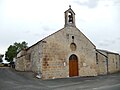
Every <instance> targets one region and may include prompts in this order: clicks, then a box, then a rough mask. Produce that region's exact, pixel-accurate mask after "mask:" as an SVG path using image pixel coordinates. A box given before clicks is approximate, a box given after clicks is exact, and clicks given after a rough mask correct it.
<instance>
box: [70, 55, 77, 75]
mask: <svg viewBox="0 0 120 90" xmlns="http://www.w3.org/2000/svg"><path fill="white" fill-rule="evenodd" d="M71 58H72V59H70V60H69V76H70V77H72V76H78V60H77V58H76V57H75V56H72V57H71Z"/></svg>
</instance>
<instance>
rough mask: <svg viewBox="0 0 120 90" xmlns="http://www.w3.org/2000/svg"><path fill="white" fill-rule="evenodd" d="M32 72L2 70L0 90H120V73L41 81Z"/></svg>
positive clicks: (0, 71)
mask: <svg viewBox="0 0 120 90" xmlns="http://www.w3.org/2000/svg"><path fill="white" fill-rule="evenodd" d="M33 76H34V75H33V73H31V72H17V71H15V70H14V69H10V68H0V90H120V73H116V74H111V75H106V76H97V77H84V78H83V77H82V78H81V77H74V78H63V79H54V80H41V79H36V78H34V77H33Z"/></svg>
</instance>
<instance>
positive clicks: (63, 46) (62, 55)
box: [15, 7, 119, 79]
mask: <svg viewBox="0 0 120 90" xmlns="http://www.w3.org/2000/svg"><path fill="white" fill-rule="evenodd" d="M64 15H65V25H64V28H62V29H60V30H58V31H57V32H55V33H53V34H51V35H49V36H48V37H45V38H44V39H42V40H40V41H38V42H37V43H35V44H34V45H32V46H31V47H29V48H27V49H25V50H22V51H21V52H19V53H18V55H17V60H16V67H15V69H16V70H18V71H32V72H34V73H37V74H39V75H40V76H41V78H42V79H54V78H66V77H82V76H97V75H98V74H99V73H98V72H100V74H107V70H108V69H106V68H107V67H106V64H104V63H102V64H101V63H100V65H105V68H103V69H101V68H102V67H103V66H102V67H100V65H98V64H99V63H98V62H101V60H105V62H107V61H106V60H107V59H108V58H106V57H107V55H106V56H105V55H104V53H102V52H101V51H100V50H97V49H96V46H95V45H94V44H93V43H92V42H91V41H90V40H89V39H88V38H87V37H86V36H85V35H84V34H83V33H82V32H81V31H80V30H79V29H78V28H77V27H76V24H75V13H74V11H73V10H72V9H71V7H69V9H68V10H66V11H65V12H64ZM96 55H98V56H99V57H98V59H100V60H98V59H97V61H96ZM118 57H119V54H118ZM118 60H119V58H118ZM96 63H97V64H96ZM118 63H119V62H118ZM102 72H104V73H102Z"/></svg>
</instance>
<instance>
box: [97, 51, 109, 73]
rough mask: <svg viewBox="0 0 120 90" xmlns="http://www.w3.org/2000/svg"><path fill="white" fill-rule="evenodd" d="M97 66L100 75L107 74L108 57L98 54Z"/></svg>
mask: <svg viewBox="0 0 120 90" xmlns="http://www.w3.org/2000/svg"><path fill="white" fill-rule="evenodd" d="M96 64H97V72H98V75H105V74H107V57H105V56H104V55H102V54H100V53H98V52H97V54H96Z"/></svg>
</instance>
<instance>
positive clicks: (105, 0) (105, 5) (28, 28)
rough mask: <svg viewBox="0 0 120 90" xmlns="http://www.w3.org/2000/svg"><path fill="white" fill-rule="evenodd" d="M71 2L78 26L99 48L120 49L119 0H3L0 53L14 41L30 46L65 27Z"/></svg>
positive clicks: (1, 0) (0, 6)
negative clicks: (65, 13) (65, 14)
mask: <svg viewBox="0 0 120 90" xmlns="http://www.w3.org/2000/svg"><path fill="white" fill-rule="evenodd" d="M69 5H71V8H72V9H73V11H74V12H75V14H76V16H75V18H76V26H77V28H79V30H80V31H81V32H83V33H84V34H85V35H86V36H87V37H88V38H89V39H90V40H91V41H92V42H93V43H94V45H96V48H98V49H104V50H108V51H114V52H117V53H120V0H0V53H1V54H5V52H6V51H7V48H8V47H9V46H10V45H13V43H14V42H22V41H26V42H27V43H28V46H31V45H33V44H35V43H36V42H38V41H39V40H41V39H43V38H44V37H46V36H48V35H50V34H52V33H54V32H56V31H58V30H60V29H61V28H63V27H64V11H66V10H67V9H68V8H69Z"/></svg>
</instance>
